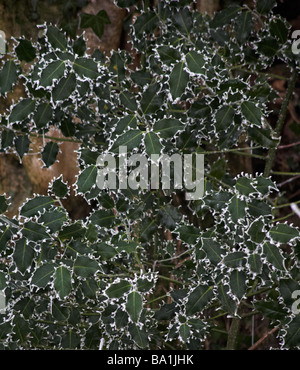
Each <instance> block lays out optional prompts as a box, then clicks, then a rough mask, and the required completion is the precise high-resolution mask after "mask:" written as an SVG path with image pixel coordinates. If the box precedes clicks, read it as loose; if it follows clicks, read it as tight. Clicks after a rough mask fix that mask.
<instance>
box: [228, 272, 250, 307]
mask: <svg viewBox="0 0 300 370" xmlns="http://www.w3.org/2000/svg"><path fill="white" fill-rule="evenodd" d="M246 281H247V276H246V274H245V273H244V271H240V270H233V271H232V272H231V274H230V283H229V285H230V289H231V291H232V294H233V295H234V296H235V297H237V299H239V300H241V299H242V298H243V297H244V295H245V294H246V291H247V285H246Z"/></svg>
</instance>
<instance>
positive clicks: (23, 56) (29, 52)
mask: <svg viewBox="0 0 300 370" xmlns="http://www.w3.org/2000/svg"><path fill="white" fill-rule="evenodd" d="M18 42H19V44H18V46H17V47H16V53H17V56H18V58H19V60H24V61H25V62H31V61H33V59H34V58H35V57H36V51H35V48H34V47H33V46H32V43H31V42H30V41H29V40H23V39H18Z"/></svg>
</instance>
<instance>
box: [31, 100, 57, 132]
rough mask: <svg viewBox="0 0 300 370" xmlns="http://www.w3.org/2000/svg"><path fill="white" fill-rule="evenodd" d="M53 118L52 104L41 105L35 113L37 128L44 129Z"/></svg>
mask: <svg viewBox="0 0 300 370" xmlns="http://www.w3.org/2000/svg"><path fill="white" fill-rule="evenodd" d="M52 117H53V110H52V107H51V105H50V103H46V102H44V103H41V104H40V105H39V106H38V107H37V110H36V111H35V113H34V116H33V120H34V122H35V124H36V127H37V128H43V127H45V126H46V125H47V123H49V122H50V120H51V119H52Z"/></svg>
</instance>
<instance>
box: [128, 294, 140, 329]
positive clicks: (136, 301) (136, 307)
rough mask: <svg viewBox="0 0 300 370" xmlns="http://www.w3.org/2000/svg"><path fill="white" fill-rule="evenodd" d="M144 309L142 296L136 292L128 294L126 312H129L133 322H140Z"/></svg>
mask: <svg viewBox="0 0 300 370" xmlns="http://www.w3.org/2000/svg"><path fill="white" fill-rule="evenodd" d="M142 308H143V298H142V296H141V295H140V294H139V293H138V292H136V291H133V292H131V293H130V294H128V297H127V303H126V311H127V312H128V314H129V316H130V318H131V320H132V321H133V322H137V321H138V320H139V317H140V314H141V311H142Z"/></svg>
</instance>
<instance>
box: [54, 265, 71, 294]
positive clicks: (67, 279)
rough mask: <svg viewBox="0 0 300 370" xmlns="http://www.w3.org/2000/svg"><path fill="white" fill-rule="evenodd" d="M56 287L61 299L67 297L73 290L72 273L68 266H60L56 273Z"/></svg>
mask: <svg viewBox="0 0 300 370" xmlns="http://www.w3.org/2000/svg"><path fill="white" fill-rule="evenodd" d="M54 288H55V290H56V291H57V293H58V294H59V297H60V299H64V298H65V297H67V296H68V295H69V294H70V293H71V291H72V275H71V272H70V270H69V269H68V268H67V267H66V266H63V265H61V266H59V267H58V268H57V269H56V270H55V274H54Z"/></svg>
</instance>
